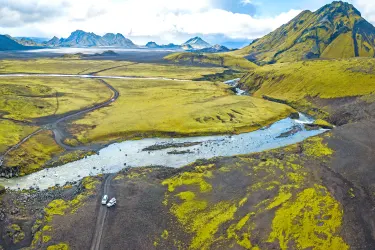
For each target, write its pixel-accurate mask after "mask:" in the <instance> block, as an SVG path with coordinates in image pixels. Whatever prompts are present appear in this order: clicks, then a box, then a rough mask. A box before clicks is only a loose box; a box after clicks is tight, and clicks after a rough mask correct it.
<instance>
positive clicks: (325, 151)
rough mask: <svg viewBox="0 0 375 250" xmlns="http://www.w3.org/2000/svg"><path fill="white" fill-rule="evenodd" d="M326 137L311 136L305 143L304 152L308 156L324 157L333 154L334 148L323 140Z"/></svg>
mask: <svg viewBox="0 0 375 250" xmlns="http://www.w3.org/2000/svg"><path fill="white" fill-rule="evenodd" d="M323 139H324V137H321V136H317V137H311V138H309V139H307V140H306V141H305V143H304V144H303V148H304V152H305V154H306V155H308V156H313V157H322V156H330V155H332V154H333V150H332V149H331V148H329V147H328V145H327V144H326V143H324V142H323Z"/></svg>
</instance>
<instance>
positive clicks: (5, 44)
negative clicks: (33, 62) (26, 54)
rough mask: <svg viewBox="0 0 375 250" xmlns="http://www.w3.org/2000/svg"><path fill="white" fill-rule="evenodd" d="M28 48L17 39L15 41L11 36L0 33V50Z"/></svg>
mask: <svg viewBox="0 0 375 250" xmlns="http://www.w3.org/2000/svg"><path fill="white" fill-rule="evenodd" d="M23 49H27V47H26V46H23V45H21V44H19V43H17V42H16V41H14V40H13V39H12V38H11V37H10V36H7V35H0V50H23Z"/></svg>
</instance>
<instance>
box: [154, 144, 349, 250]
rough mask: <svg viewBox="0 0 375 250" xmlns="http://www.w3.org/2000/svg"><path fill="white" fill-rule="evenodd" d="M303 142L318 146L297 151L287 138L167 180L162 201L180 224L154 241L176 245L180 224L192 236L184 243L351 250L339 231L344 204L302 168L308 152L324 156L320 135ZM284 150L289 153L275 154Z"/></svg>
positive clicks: (207, 246)
mask: <svg viewBox="0 0 375 250" xmlns="http://www.w3.org/2000/svg"><path fill="white" fill-rule="evenodd" d="M302 144H303V145H302V148H303V151H304V152H305V150H306V149H308V148H309V147H310V146H312V144H314V145H313V146H314V147H316V145H315V144H319V148H320V149H319V150H316V151H315V152H314V153H313V154H310V153H306V152H305V156H304V157H301V155H300V153H299V147H298V146H297V145H292V146H290V147H287V148H284V149H278V150H273V151H270V152H265V153H262V154H260V155H261V156H260V157H259V156H258V157H256V156H252V155H248V156H240V157H236V158H232V159H231V160H229V159H227V160H224V161H222V160H221V159H218V160H211V161H209V162H208V163H206V165H198V166H190V167H189V171H188V172H182V173H179V174H177V175H176V176H173V177H170V178H168V179H166V180H164V181H163V182H162V184H163V185H164V186H165V187H166V193H165V199H164V201H163V204H164V205H165V206H167V207H168V208H169V211H170V212H171V214H173V215H174V216H175V218H176V221H177V222H178V226H177V225H176V224H175V223H174V222H172V223H171V224H169V225H168V227H167V229H166V230H167V232H168V237H165V234H164V233H163V234H162V235H161V236H160V238H159V239H157V240H156V241H155V243H156V244H157V245H158V246H163V244H165V242H169V243H170V242H174V244H175V246H176V247H177V246H179V243H178V242H180V241H181V240H180V238H179V237H180V236H179V235H180V234H176V233H174V232H175V231H176V230H175V229H176V228H182V230H183V231H184V233H185V236H184V237H186V235H190V237H191V238H190V241H186V238H185V239H183V242H185V243H186V244H187V246H188V249H217V248H223V247H225V248H227V249H236V248H238V247H240V246H241V247H243V248H245V249H253V250H259V249H268V248H267V247H265V246H269V245H267V244H272V246H273V248H280V249H308V248H311V249H341V248H342V249H348V245H347V244H346V243H345V242H344V240H343V239H342V238H341V235H340V228H341V226H342V217H343V210H342V206H341V204H340V203H339V202H338V201H337V200H335V198H334V197H333V196H332V194H331V193H330V192H329V191H328V189H327V188H326V187H324V186H323V185H322V184H321V183H320V181H319V180H315V181H314V180H312V179H311V175H312V174H311V171H315V170H310V169H307V168H306V167H304V166H305V161H306V160H308V159H314V160H315V161H318V160H319V161H320V160H324V159H326V158H327V157H329V155H330V154H328V153H327V150H328V148H327V146H326V145H324V144H322V138H321V137H316V138H313V139H312V140H311V141H308V142H306V143H305V142H304V143H302ZM305 144H306V146H305ZM321 148H324V150H322V149H321ZM281 152H283V153H284V152H288V154H286V155H284V156H283V159H278V158H277V157H275V154H276V155H277V154H279V153H281ZM311 157H313V158H311ZM216 162H218V163H219V164H220V166H218V165H216V164H217V163H216ZM222 162H225V164H224V165H222ZM222 169H224V171H223V170H222ZM233 176H236V177H235V178H234V177H233ZM234 179H235V181H236V183H233V180H234ZM233 190H236V192H233ZM179 230H181V229H179Z"/></svg>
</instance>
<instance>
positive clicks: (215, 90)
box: [70, 79, 293, 143]
mask: <svg viewBox="0 0 375 250" xmlns="http://www.w3.org/2000/svg"><path fill="white" fill-rule="evenodd" d="M108 82H109V83H110V84H111V85H113V86H114V87H115V88H116V89H117V90H119V92H120V98H119V99H118V100H117V101H116V102H115V103H113V104H112V105H111V106H109V107H106V108H103V109H100V110H97V111H95V112H92V113H90V114H87V115H86V116H85V117H84V118H83V119H80V120H77V121H75V122H74V123H73V124H72V127H71V129H70V131H71V132H72V134H74V135H76V137H77V139H78V140H80V141H81V142H83V143H87V142H92V141H106V140H114V139H126V138H140V137H153V136H173V135H174V136H175V135H185V136H189V135H203V134H219V133H240V132H246V131H252V130H255V129H258V128H260V127H262V126H264V125H268V124H270V123H272V122H274V121H276V120H279V119H280V118H284V117H286V116H288V115H289V114H290V113H291V112H293V110H292V109H291V108H289V107H287V106H285V105H280V104H276V103H271V102H268V101H264V100H262V99H258V98H252V97H248V96H235V95H234V94H233V93H232V92H231V91H229V89H228V86H227V85H225V84H222V83H212V82H192V81H186V82H185V81H184V82H181V81H165V80H141V79H137V80H108Z"/></svg>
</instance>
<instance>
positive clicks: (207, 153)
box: [0, 116, 326, 189]
mask: <svg viewBox="0 0 375 250" xmlns="http://www.w3.org/2000/svg"><path fill="white" fill-rule="evenodd" d="M302 118H303V119H305V118H304V116H302ZM304 122H306V121H304V120H293V119H290V118H286V119H283V120H280V121H278V122H276V123H274V124H272V125H271V126H268V127H266V128H263V129H260V130H257V131H254V132H250V133H245V134H240V135H232V136H205V137H189V138H176V139H159V138H152V139H143V140H138V141H125V142H122V143H115V144H112V145H110V146H108V147H106V148H104V149H102V150H100V152H99V155H93V156H89V157H87V158H86V159H82V160H79V161H76V162H71V163H68V164H65V165H62V166H59V167H55V168H51V169H45V170H42V171H39V172H37V173H34V174H31V175H28V176H24V177H20V178H13V179H1V180H0V184H1V185H4V186H5V187H7V188H10V189H18V188H20V189H28V188H30V187H39V188H40V189H47V188H49V187H52V186H55V185H57V184H59V185H64V184H65V183H66V182H74V181H79V180H80V179H82V178H83V177H86V176H90V175H98V174H101V173H115V172H118V171H120V170H122V169H123V168H125V167H126V166H127V167H142V166H150V165H160V166H166V167H173V168H178V167H182V166H185V165H187V164H190V163H193V162H195V161H196V160H198V159H210V158H213V157H217V156H234V155H239V154H248V153H253V152H261V151H265V150H269V149H274V148H279V147H283V146H287V145H291V144H295V143H298V142H301V141H303V140H305V139H306V138H309V137H311V136H315V135H318V134H321V133H323V132H325V131H326V130H314V131H307V130H306V129H305V128H304V125H303V124H302V123H304ZM295 126H300V127H301V130H300V131H298V132H297V133H295V134H294V135H291V136H289V137H286V138H278V136H280V134H282V133H285V132H288V131H290V130H291V129H292V128H293V127H295ZM189 142H201V143H200V144H196V143H191V144H190V145H192V146H189V147H183V148H181V147H176V148H173V147H170V148H166V149H162V150H156V151H143V149H145V148H147V147H150V146H153V145H155V144H157V145H160V144H180V145H181V143H189ZM175 151H189V153H187V154H173V153H175ZM168 152H169V153H170V152H173V153H172V154H168Z"/></svg>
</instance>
